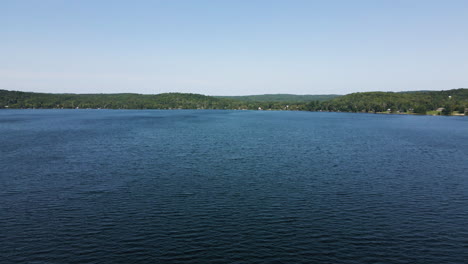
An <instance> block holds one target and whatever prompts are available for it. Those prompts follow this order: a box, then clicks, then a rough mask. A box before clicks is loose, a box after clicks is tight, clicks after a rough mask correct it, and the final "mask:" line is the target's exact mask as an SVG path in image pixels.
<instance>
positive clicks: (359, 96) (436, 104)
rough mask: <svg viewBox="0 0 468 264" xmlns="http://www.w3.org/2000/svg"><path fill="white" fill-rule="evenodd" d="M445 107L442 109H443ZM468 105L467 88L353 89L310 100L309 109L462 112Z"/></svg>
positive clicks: (421, 112)
mask: <svg viewBox="0 0 468 264" xmlns="http://www.w3.org/2000/svg"><path fill="white" fill-rule="evenodd" d="M441 108H443V109H441ZM466 108H468V89H454V90H448V91H420V92H404V93H393V92H365V93H352V94H348V95H345V96H341V97H338V98H335V99H332V100H329V101H325V102H310V103H308V104H307V106H306V109H307V110H312V111H316V110H322V111H323V110H325V111H341V112H372V113H376V112H388V111H389V112H399V113H408V112H410V113H419V114H426V112H428V111H436V110H437V109H439V110H440V112H441V113H442V114H451V113H452V112H453V111H457V112H459V113H463V112H464V111H465V109H466Z"/></svg>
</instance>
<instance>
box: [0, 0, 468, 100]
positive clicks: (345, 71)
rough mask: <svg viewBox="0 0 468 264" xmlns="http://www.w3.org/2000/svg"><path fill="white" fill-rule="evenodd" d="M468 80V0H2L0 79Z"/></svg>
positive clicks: (55, 87)
mask: <svg viewBox="0 0 468 264" xmlns="http://www.w3.org/2000/svg"><path fill="white" fill-rule="evenodd" d="M461 87H468V1H466V0H461V1H457V0H445V1H440V0H438V1H432V0H422V1H419V0H400V1H399V0H368V1H361V0H354V1H349V0H343V1H338V0H327V1H325V0H323V1H314V0H304V1H300V0H283V1H276V0H265V1H260V0H217V1H214V0H213V1H208V0H184V1H182V0H159V1H158V0H151V1H144V0H138V1H118V0H112V1H105V0H99V1H96V0H89V1H88V0H76V1H71V0H67V1H57V0H40V1H38V0H30V1H26V0H1V1H0V89H5V90H18V91H32V92H50V93H143V94H157V93H165V92H184V93H200V94H206V95H251V94H271V93H292V94H347V93H352V92H364V91H412V90H448V89H454V88H461Z"/></svg>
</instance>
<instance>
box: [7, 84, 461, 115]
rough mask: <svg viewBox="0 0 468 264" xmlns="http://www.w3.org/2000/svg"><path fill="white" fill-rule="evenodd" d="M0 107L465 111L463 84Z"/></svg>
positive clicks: (87, 99)
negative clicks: (399, 89)
mask: <svg viewBox="0 0 468 264" xmlns="http://www.w3.org/2000/svg"><path fill="white" fill-rule="evenodd" d="M255 99H257V100H255ZM2 108H3V109H6V108H9V109H21V108H23V109H24V108H44V109H50V108H70V109H71V108H74V109H76V108H94V109H98V108H101V109H238V110H303V111H330V112H366V113H406V114H441V115H452V114H464V113H466V111H467V109H468V89H466V88H460V89H453V90H445V91H416V92H362V93H352V94H347V95H343V96H338V95H316V96H315V97H314V95H309V96H301V95H297V96H295V95H287V94H285V95H281V94H278V95H258V96H233V97H230V96H216V97H215V96H206V95H201V94H189V93H163V94H156V95H145V94H132V93H124V94H52V93H32V92H19V91H7V90H0V109H2Z"/></svg>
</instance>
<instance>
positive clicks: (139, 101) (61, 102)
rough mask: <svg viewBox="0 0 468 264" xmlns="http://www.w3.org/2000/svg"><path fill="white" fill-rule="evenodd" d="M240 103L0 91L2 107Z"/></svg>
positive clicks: (176, 96) (194, 97) (197, 97)
mask: <svg viewBox="0 0 468 264" xmlns="http://www.w3.org/2000/svg"><path fill="white" fill-rule="evenodd" d="M237 104H238V103H237V102H235V101H233V100H229V99H223V98H215V97H212V96H205V95H201V94H187V93H164V94H157V95H143V94H130V93H128V94H50V93H30V92H17V91H5V90H0V108H77V107H78V108H110V109H119V108H121V109H173V108H181V109H224V108H231V107H235V106H236V105H237Z"/></svg>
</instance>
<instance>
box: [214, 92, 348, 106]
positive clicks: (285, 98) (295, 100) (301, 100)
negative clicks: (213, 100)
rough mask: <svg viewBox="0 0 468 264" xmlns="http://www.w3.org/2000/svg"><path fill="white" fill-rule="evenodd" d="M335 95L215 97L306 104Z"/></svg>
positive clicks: (331, 97)
mask: <svg viewBox="0 0 468 264" xmlns="http://www.w3.org/2000/svg"><path fill="white" fill-rule="evenodd" d="M338 96H340V95H337V94H318V95H311V94H306V95H297V94H261V95H245V96H216V97H218V98H228V99H234V100H238V101H245V102H287V103H291V104H292V103H307V102H310V101H326V100H330V99H333V98H336V97H338Z"/></svg>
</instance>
